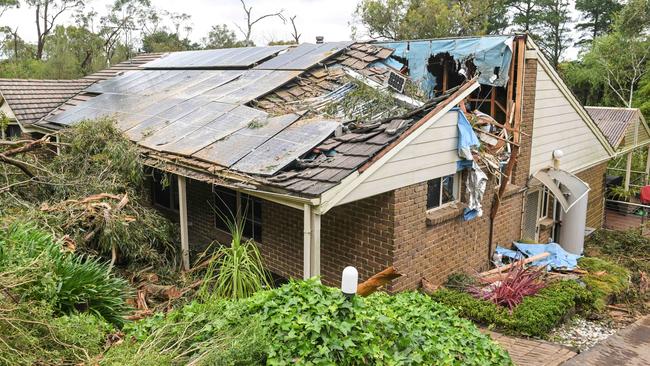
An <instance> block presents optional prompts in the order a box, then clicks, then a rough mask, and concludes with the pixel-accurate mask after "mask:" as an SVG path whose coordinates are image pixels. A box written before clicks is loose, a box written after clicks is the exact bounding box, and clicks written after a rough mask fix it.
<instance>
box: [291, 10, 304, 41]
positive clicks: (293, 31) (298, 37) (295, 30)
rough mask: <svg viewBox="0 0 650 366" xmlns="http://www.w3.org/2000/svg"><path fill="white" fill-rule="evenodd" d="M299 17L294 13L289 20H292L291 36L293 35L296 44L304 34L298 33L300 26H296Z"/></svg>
mask: <svg viewBox="0 0 650 366" xmlns="http://www.w3.org/2000/svg"><path fill="white" fill-rule="evenodd" d="M297 17H298V16H297V15H294V16H292V17H290V18H289V21H290V22H291V28H292V29H293V30H292V31H291V37H293V41H294V42H295V43H296V44H300V36H302V34H300V33H298V27H297V26H296V18H297Z"/></svg>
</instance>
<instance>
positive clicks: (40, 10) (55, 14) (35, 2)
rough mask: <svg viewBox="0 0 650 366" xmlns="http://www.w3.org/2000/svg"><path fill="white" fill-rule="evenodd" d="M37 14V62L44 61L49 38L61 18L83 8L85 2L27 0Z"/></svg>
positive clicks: (79, 0)
mask: <svg viewBox="0 0 650 366" xmlns="http://www.w3.org/2000/svg"><path fill="white" fill-rule="evenodd" d="M25 2H26V3H27V5H28V6H29V7H31V8H34V12H35V13H36V34H37V41H36V42H37V43H36V54H35V57H36V59H37V60H42V59H43V50H44V49H45V42H46V41H47V36H48V35H49V34H50V32H51V31H52V29H54V26H55V25H56V24H57V21H58V20H59V17H60V16H61V15H62V14H63V13H65V12H66V11H69V10H74V9H78V8H80V7H83V5H84V1H83V0H25Z"/></svg>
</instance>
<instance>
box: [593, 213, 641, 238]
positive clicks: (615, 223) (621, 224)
mask: <svg viewBox="0 0 650 366" xmlns="http://www.w3.org/2000/svg"><path fill="white" fill-rule="evenodd" d="M649 221H650V219H649V218H648V217H643V216H639V215H635V214H633V213H630V214H627V213H622V212H620V211H614V210H612V209H609V208H608V209H605V222H604V223H603V226H604V227H605V228H606V229H610V230H630V229H639V228H641V229H642V233H643V235H645V236H650V229H649V228H648V226H649V225H648V222H649Z"/></svg>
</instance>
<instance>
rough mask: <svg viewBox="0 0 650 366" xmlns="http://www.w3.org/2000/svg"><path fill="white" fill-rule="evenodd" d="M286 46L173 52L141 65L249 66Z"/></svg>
mask: <svg viewBox="0 0 650 366" xmlns="http://www.w3.org/2000/svg"><path fill="white" fill-rule="evenodd" d="M287 48H289V46H267V47H243V48H221V49H216V50H204V51H183V52H174V53H170V54H168V55H165V56H163V57H161V58H159V59H157V60H154V61H150V62H148V63H146V64H144V65H143V66H142V67H144V68H145V69H190V68H225V67H231V68H249V67H251V66H253V65H254V64H256V63H258V62H260V61H263V60H265V59H267V58H269V57H271V56H273V55H275V54H277V53H278V52H280V51H283V50H286V49H287Z"/></svg>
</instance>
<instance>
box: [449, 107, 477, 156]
mask: <svg viewBox="0 0 650 366" xmlns="http://www.w3.org/2000/svg"><path fill="white" fill-rule="evenodd" d="M452 110H453V111H457V112H458V156H460V157H461V158H462V159H465V160H470V161H473V160H474V158H473V157H472V152H471V148H472V147H479V146H480V145H481V142H480V141H479V140H478V137H477V136H476V134H475V133H474V129H473V128H472V125H471V124H470V123H469V121H468V120H467V117H465V113H463V112H462V111H461V110H460V108H458V107H454V108H452Z"/></svg>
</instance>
